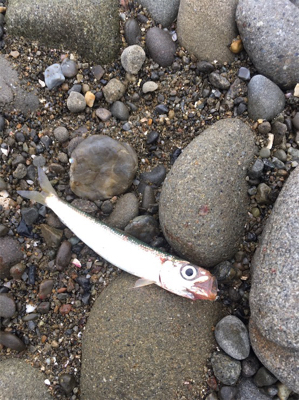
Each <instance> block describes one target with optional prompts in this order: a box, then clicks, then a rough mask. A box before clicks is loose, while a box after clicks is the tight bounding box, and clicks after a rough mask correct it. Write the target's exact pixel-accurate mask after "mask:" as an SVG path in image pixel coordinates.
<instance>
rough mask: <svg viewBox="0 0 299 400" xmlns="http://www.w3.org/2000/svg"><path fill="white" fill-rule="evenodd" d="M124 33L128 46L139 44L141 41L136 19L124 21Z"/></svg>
mask: <svg viewBox="0 0 299 400" xmlns="http://www.w3.org/2000/svg"><path fill="white" fill-rule="evenodd" d="M124 33H125V38H126V41H127V43H128V45H129V46H131V45H132V44H138V43H139V41H140V39H141V29H140V27H139V24H138V22H137V21H136V19H134V18H130V19H128V20H127V21H126V23H125V26H124Z"/></svg>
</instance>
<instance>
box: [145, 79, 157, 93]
mask: <svg viewBox="0 0 299 400" xmlns="http://www.w3.org/2000/svg"><path fill="white" fill-rule="evenodd" d="M158 87H159V86H158V85H157V84H156V82H153V81H147V82H145V83H144V84H143V86H142V92H143V93H150V92H154V91H155V90H157V89H158Z"/></svg>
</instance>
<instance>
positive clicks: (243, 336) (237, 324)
mask: <svg viewBox="0 0 299 400" xmlns="http://www.w3.org/2000/svg"><path fill="white" fill-rule="evenodd" d="M215 338H216V340H217V343H218V345H219V346H220V347H221V349H222V350H224V351H225V352H226V353H227V354H228V355H229V356H231V357H233V358H235V359H236V360H244V358H246V357H248V356H249V352H250V344H249V335H248V331H247V329H246V327H245V325H244V324H243V322H242V321H241V320H240V319H238V318H237V317H235V316H233V315H228V316H227V317H224V318H222V320H221V321H219V322H218V324H217V325H216V328H215Z"/></svg>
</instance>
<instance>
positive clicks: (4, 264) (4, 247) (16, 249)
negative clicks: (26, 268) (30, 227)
mask: <svg viewBox="0 0 299 400" xmlns="http://www.w3.org/2000/svg"><path fill="white" fill-rule="evenodd" d="M0 254H1V257H0V279H5V278H8V277H9V276H10V268H11V267H12V266H13V265H15V264H17V263H19V262H20V261H22V260H23V253H22V251H21V249H20V245H19V243H18V241H17V240H14V239H13V238H11V237H9V236H5V237H0Z"/></svg>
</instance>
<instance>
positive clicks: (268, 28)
mask: <svg viewBox="0 0 299 400" xmlns="http://www.w3.org/2000/svg"><path fill="white" fill-rule="evenodd" d="M282 16H283V18H282ZM286 21H287V23H286ZM298 21H299V8H298V7H296V6H295V5H294V4H292V2H291V1H288V0H273V1H271V2H260V1H252V0H240V1H239V3H238V6H237V10H236V22H237V25H238V29H239V33H240V36H241V39H242V42H243V45H244V48H245V50H246V52H247V54H248V56H249V58H250V59H251V61H252V62H253V64H254V66H255V68H256V69H257V70H258V72H259V73H260V74H262V75H265V76H267V77H268V78H269V79H271V80H272V81H273V82H275V83H276V84H277V85H279V86H280V87H282V88H284V89H287V88H288V89H293V88H294V87H295V85H296V84H297V83H298V82H299V57H298V45H297V38H298V35H299V24H298Z"/></svg>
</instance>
